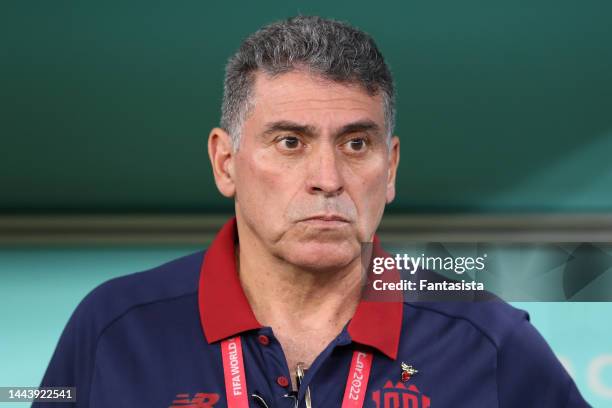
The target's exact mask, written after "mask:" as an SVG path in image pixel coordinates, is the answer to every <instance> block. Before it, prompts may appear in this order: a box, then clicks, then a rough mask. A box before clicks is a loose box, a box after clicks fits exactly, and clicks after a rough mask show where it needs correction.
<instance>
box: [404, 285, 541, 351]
mask: <svg viewBox="0 0 612 408" xmlns="http://www.w3.org/2000/svg"><path fill="white" fill-rule="evenodd" d="M410 313H419V314H424V315H427V316H428V318H430V319H431V318H432V316H436V319H437V320H442V321H444V322H445V323H446V324H449V323H452V324H456V325H461V326H465V327H467V328H469V329H470V330H475V331H477V332H478V333H479V334H480V335H482V336H484V337H486V338H487V339H488V340H489V341H490V342H491V343H492V345H493V346H494V347H495V348H496V349H500V348H501V346H502V344H503V343H504V340H505V339H506V338H507V337H509V336H511V335H512V334H513V333H514V331H516V330H517V329H519V328H520V327H522V325H523V323H524V322H528V321H529V314H528V313H527V312H526V311H524V310H521V309H517V308H515V307H513V306H511V305H510V304H508V303H506V302H505V301H503V300H501V299H499V298H497V297H491V298H489V299H487V300H472V301H469V300H458V301H445V302H404V314H405V315H406V317H408V316H409V315H410ZM408 318H409V317H408Z"/></svg>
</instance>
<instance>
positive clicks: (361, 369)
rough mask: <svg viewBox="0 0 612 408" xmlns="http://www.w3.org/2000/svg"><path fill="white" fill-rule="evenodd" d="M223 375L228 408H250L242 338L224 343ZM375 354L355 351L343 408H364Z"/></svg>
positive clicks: (234, 338) (222, 352) (222, 347)
mask: <svg viewBox="0 0 612 408" xmlns="http://www.w3.org/2000/svg"><path fill="white" fill-rule="evenodd" d="M221 354H222V355H223V376H224V378H225V396H226V397H227V407H228V408H248V406H249V402H248V393H247V386H246V376H245V372H244V359H243V357H242V343H241V341H240V337H232V338H231V339H227V340H223V341H222V342H221ZM372 358H373V356H372V353H364V352H362V351H354V352H353V358H352V360H351V368H350V370H349V374H348V378H347V379H346V388H345V389H344V398H343V400H342V408H360V407H362V406H363V403H364V401H365V395H366V389H367V388H368V380H369V378H370V369H371V368H372Z"/></svg>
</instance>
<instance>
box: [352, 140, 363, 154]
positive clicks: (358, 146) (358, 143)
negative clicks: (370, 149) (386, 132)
mask: <svg viewBox="0 0 612 408" xmlns="http://www.w3.org/2000/svg"><path fill="white" fill-rule="evenodd" d="M348 145H349V147H350V149H351V150H352V151H355V152H359V151H362V150H365V147H366V141H365V140H364V139H351V140H349V142H348Z"/></svg>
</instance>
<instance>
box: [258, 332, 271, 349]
mask: <svg viewBox="0 0 612 408" xmlns="http://www.w3.org/2000/svg"><path fill="white" fill-rule="evenodd" d="M257 340H259V344H261V345H262V346H267V345H268V344H270V338H269V337H268V336H266V335H265V334H260V335H259V336H258V337H257Z"/></svg>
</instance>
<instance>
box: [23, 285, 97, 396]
mask: <svg viewBox="0 0 612 408" xmlns="http://www.w3.org/2000/svg"><path fill="white" fill-rule="evenodd" d="M90 308H91V307H90V302H88V298H87V297H86V298H85V299H84V300H83V302H81V304H80V305H79V306H78V307H77V308H76V310H75V311H74V313H73V314H72V316H71V317H70V320H69V321H68V323H67V324H66V327H65V328H64V331H63V332H62V335H61V337H60V340H59V342H58V344H57V347H56V348H55V352H54V353H53V356H52V357H51V361H50V362H49V365H48V367H47V370H46V372H45V374H44V376H43V379H42V381H41V384H40V386H41V387H76V403H74V402H34V403H33V404H32V408H84V407H88V406H89V389H90V386H91V378H92V374H93V368H94V362H95V349H96V341H97V337H98V336H97V332H96V330H95V328H94V327H95V326H94V320H95V319H94V318H93V316H92V314H91V313H89V312H90V310H89V309H90Z"/></svg>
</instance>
